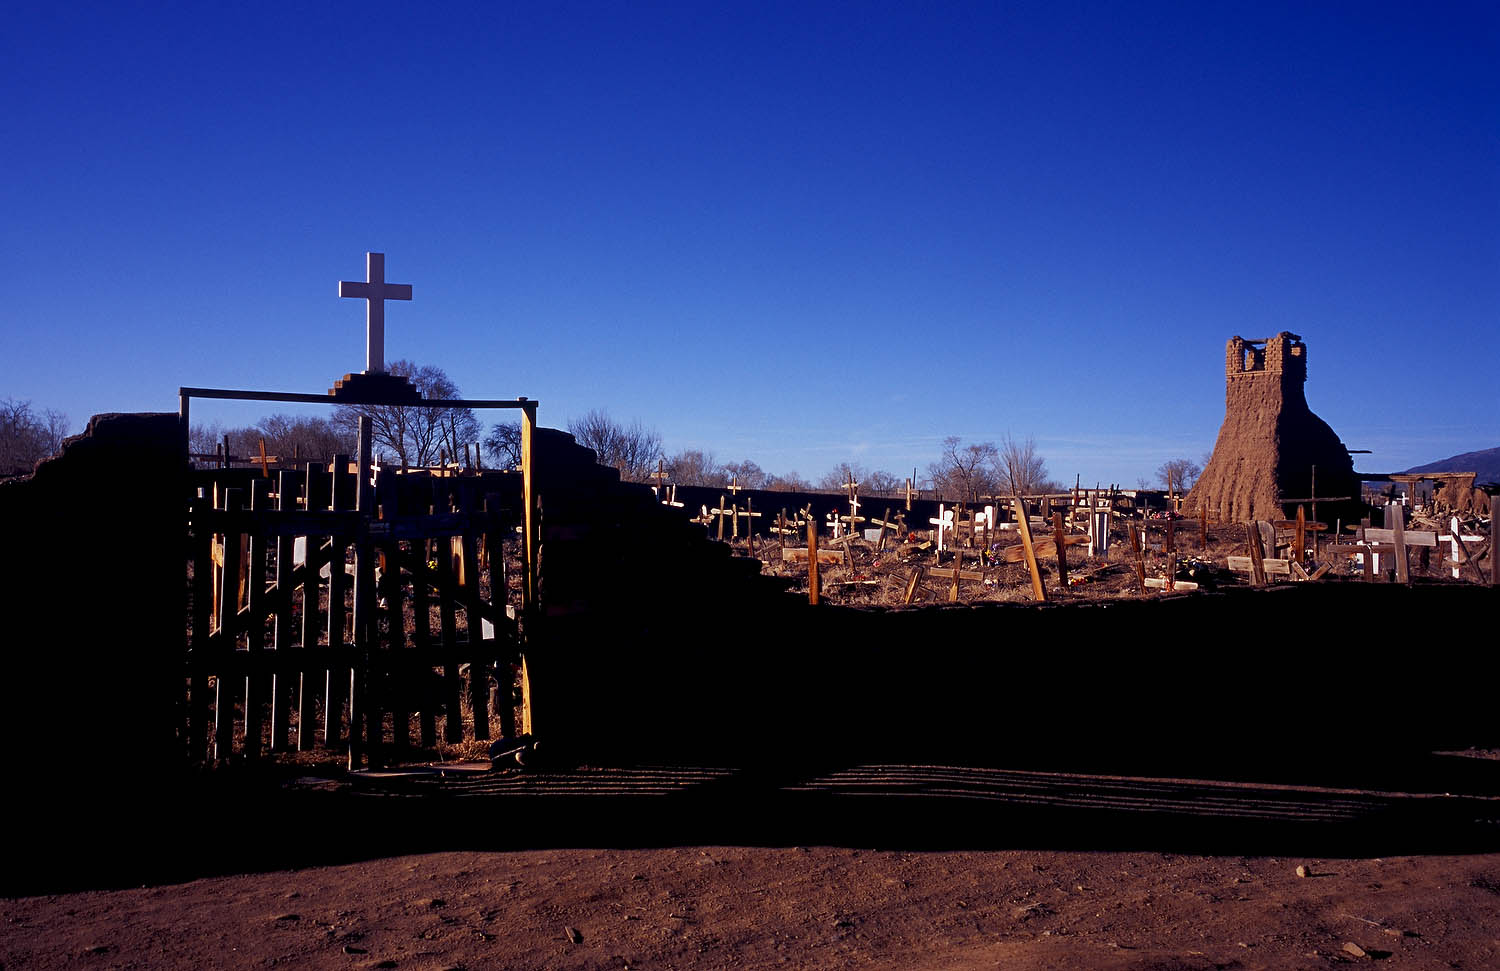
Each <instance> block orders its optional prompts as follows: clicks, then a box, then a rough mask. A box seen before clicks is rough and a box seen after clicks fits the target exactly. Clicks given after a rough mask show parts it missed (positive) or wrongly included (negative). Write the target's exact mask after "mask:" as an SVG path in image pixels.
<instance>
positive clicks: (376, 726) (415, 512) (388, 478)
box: [186, 456, 529, 768]
mask: <svg viewBox="0 0 1500 971" xmlns="http://www.w3.org/2000/svg"><path fill="white" fill-rule="evenodd" d="M356 467H357V466H356V465H355V464H354V463H351V462H350V460H349V459H348V458H347V457H343V456H340V457H337V458H335V460H334V462H333V465H332V466H331V467H324V466H322V465H319V464H315V463H314V464H308V465H306V466H305V467H303V468H302V469H299V470H297V471H273V472H272V473H271V474H270V475H264V474H257V473H256V472H255V471H252V470H244V469H238V470H233V469H224V470H215V471H212V472H205V473H200V476H201V478H200V479H199V482H198V488H197V489H196V492H197V494H198V495H197V497H196V498H195V499H193V500H192V502H191V508H190V532H189V536H190V543H191V549H190V561H191V569H192V574H191V577H192V579H191V590H192V610H191V617H190V627H189V647H190V650H189V670H188V685H187V689H188V690H187V711H186V715H187V718H186V723H187V725H186V727H187V738H188V747H189V753H190V755H191V756H192V757H193V758H194V759H195V760H197V761H200V762H223V761H225V760H227V759H229V758H231V757H233V756H235V755H236V754H239V755H241V756H243V757H245V758H255V757H257V756H259V755H260V754H262V753H263V752H264V751H266V750H267V749H269V750H271V751H285V750H291V749H296V750H307V749H311V748H313V747H314V746H315V745H317V744H320V743H321V744H323V745H327V746H332V745H339V744H343V743H347V745H348V751H349V764H350V767H351V768H355V767H358V766H360V765H361V764H364V763H366V762H368V764H370V765H379V764H382V763H384V762H386V761H388V760H390V759H395V760H400V759H402V758H403V757H410V756H411V755H412V754H413V749H412V748H411V746H412V741H413V733H414V732H415V735H416V740H417V742H418V743H419V744H420V745H421V746H422V747H423V748H424V749H432V748H433V747H434V746H435V745H436V743H437V738H438V736H437V732H438V721H439V719H441V721H442V732H443V736H442V737H443V739H444V741H445V742H447V743H458V742H462V741H465V740H468V739H473V740H487V739H490V738H491V737H500V738H510V737H514V736H515V735H517V734H518V732H519V728H518V726H517V725H516V707H515V699H514V695H513V693H512V689H513V685H514V683H515V676H514V673H515V671H516V667H515V665H516V664H517V662H518V660H519V655H518V645H519V638H518V630H517V622H516V619H515V618H516V617H517V616H518V614H519V612H520V605H521V603H522V597H523V591H522V589H521V588H522V585H523V583H524V582H525V577H524V575H523V574H524V571H520V570H516V571H507V570H506V567H505V563H506V555H507V552H508V551H509V552H515V553H517V554H518V558H523V557H524V554H525V551H518V550H517V544H518V543H521V542H524V541H523V540H522V538H521V536H520V535H519V531H518V530H517V526H519V525H520V524H521V523H522V521H523V518H524V517H523V516H522V509H523V502H524V501H525V499H524V497H523V488H522V484H521V476H520V475H519V474H516V473H503V472H491V473H483V474H477V475H465V476H441V475H439V476H434V475H429V474H423V473H417V474H399V473H397V472H396V471H395V470H394V469H380V470H378V471H376V472H374V474H373V476H372V479H371V480H370V482H371V485H370V487H369V489H370V491H369V492H368V493H367V495H366V497H365V505H366V509H365V511H357V508H356V493H357V491H358V486H359V483H358V482H357V475H356V473H355V471H354V470H355V469H356ZM528 562H529V560H528ZM513 574H515V575H513Z"/></svg>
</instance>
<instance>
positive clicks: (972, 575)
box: [927, 566, 984, 583]
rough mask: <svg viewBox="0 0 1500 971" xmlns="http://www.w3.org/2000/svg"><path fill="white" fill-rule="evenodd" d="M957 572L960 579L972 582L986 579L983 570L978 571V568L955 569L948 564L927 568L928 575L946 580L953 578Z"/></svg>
mask: <svg viewBox="0 0 1500 971" xmlns="http://www.w3.org/2000/svg"><path fill="white" fill-rule="evenodd" d="M955 572H957V573H958V574H959V579H960V580H967V581H969V582H970V583H980V582H982V581H983V580H984V573H983V572H981V571H978V570H959V571H955V570H954V569H953V568H952V567H946V566H934V567H930V568H929V569H928V570H927V575H928V576H930V577H942V578H943V579H944V580H951V579H953V574H954V573H955Z"/></svg>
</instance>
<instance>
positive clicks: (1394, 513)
mask: <svg viewBox="0 0 1500 971" xmlns="http://www.w3.org/2000/svg"><path fill="white" fill-rule="evenodd" d="M1405 519H1406V516H1405V509H1404V508H1403V507H1401V506H1398V505H1396V504H1395V503H1394V502H1393V503H1391V504H1390V505H1389V506H1386V507H1385V522H1386V528H1388V529H1389V530H1390V531H1391V533H1392V539H1391V545H1393V546H1395V547H1396V552H1395V553H1394V554H1393V555H1394V556H1395V557H1396V582H1397V583H1404V584H1406V585H1407V586H1411V574H1410V572H1409V571H1408V567H1407V563H1406V526H1405V524H1404V520H1405Z"/></svg>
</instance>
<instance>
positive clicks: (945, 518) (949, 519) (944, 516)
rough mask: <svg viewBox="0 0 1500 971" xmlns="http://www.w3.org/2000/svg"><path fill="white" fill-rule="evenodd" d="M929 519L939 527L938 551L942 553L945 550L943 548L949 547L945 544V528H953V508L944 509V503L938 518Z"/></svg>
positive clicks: (940, 507)
mask: <svg viewBox="0 0 1500 971" xmlns="http://www.w3.org/2000/svg"><path fill="white" fill-rule="evenodd" d="M927 521H928V522H929V523H932V525H934V526H936V527H937V543H938V546H937V548H938V552H939V553H941V552H943V550H945V549H947V547H946V546H944V545H943V532H944V531H945V530H949V529H952V528H953V510H952V509H944V507H943V506H942V505H939V506H938V514H937V518H936V519H929V520H927Z"/></svg>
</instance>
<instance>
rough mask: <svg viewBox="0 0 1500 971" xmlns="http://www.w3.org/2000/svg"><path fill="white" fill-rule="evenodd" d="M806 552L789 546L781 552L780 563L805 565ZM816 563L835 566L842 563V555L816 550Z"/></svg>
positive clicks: (798, 547)
mask: <svg viewBox="0 0 1500 971" xmlns="http://www.w3.org/2000/svg"><path fill="white" fill-rule="evenodd" d="M807 557H808V551H807V550H805V549H803V548H802V547H800V546H790V547H786V548H783V549H782V551H781V562H783V563H806V562H807ZM818 562H819V563H822V564H826V565H829V566H837V565H839V564H840V563H842V562H844V554H843V553H842V552H840V551H839V550H837V549H832V550H828V549H822V550H818Z"/></svg>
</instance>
